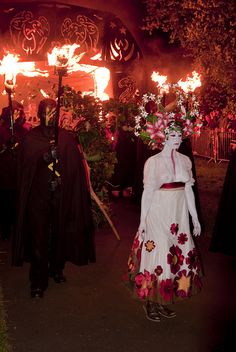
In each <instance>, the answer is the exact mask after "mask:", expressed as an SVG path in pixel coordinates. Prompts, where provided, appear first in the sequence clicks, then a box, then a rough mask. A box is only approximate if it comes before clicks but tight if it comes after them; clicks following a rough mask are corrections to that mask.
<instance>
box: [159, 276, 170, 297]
mask: <svg viewBox="0 0 236 352" xmlns="http://www.w3.org/2000/svg"><path fill="white" fill-rule="evenodd" d="M159 292H160V296H162V297H163V298H164V300H165V301H166V302H170V301H171V299H172V297H173V292H174V286H173V282H172V280H171V279H166V280H162V281H161V282H160V286H159Z"/></svg>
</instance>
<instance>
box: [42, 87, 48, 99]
mask: <svg viewBox="0 0 236 352" xmlns="http://www.w3.org/2000/svg"><path fill="white" fill-rule="evenodd" d="M40 93H41V94H42V96H43V97H44V98H49V95H48V94H47V93H46V92H45V91H44V90H43V89H40Z"/></svg>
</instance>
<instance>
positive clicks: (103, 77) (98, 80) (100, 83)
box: [94, 67, 110, 100]
mask: <svg viewBox="0 0 236 352" xmlns="http://www.w3.org/2000/svg"><path fill="white" fill-rule="evenodd" d="M94 80H95V96H96V97H98V98H99V99H100V100H108V99H109V95H108V94H106V93H105V92H104V90H105V89H106V88H107V86H108V83H109V80H110V70H108V68H106V67H98V68H97V69H96V70H95V71H94Z"/></svg>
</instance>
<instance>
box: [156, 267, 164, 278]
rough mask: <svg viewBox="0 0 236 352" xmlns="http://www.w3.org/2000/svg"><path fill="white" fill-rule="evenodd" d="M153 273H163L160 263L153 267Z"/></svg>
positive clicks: (158, 274)
mask: <svg viewBox="0 0 236 352" xmlns="http://www.w3.org/2000/svg"><path fill="white" fill-rule="evenodd" d="M155 273H156V275H157V276H160V275H161V274H162V273H163V269H162V267H161V265H158V266H157V267H156V269H155Z"/></svg>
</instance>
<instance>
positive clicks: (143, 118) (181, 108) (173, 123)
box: [134, 84, 202, 149]
mask: <svg viewBox="0 0 236 352" xmlns="http://www.w3.org/2000/svg"><path fill="white" fill-rule="evenodd" d="M169 86H170V87H171V88H172V89H173V90H174V93H175V95H176V107H175V109H173V110H174V111H171V112H167V111H165V108H164V106H163V105H162V99H163V94H159V95H155V94H153V93H149V92H148V93H146V94H144V95H143V97H142V101H141V103H140V104H139V115H137V116H136V117H135V122H136V124H135V128H134V133H135V135H136V136H139V137H140V138H141V139H142V140H143V141H144V142H145V143H148V144H149V146H150V147H151V148H152V149H155V148H158V147H160V145H161V144H163V140H164V139H165V137H166V135H168V134H169V133H170V132H171V131H180V132H181V133H182V136H183V138H187V137H189V136H191V135H193V134H194V135H197V136H198V135H200V129H201V126H202V117H201V115H200V114H199V103H198V101H197V98H196V96H195V95H194V94H192V93H191V95H190V94H188V93H185V92H183V91H182V90H180V89H179V86H178V85H177V84H173V85H169ZM189 98H191V107H190V108H189V107H188V104H189ZM148 104H149V105H150V104H151V105H152V106H155V108H153V107H151V108H149V110H150V111H149V112H148V111H147V105H148Z"/></svg>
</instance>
